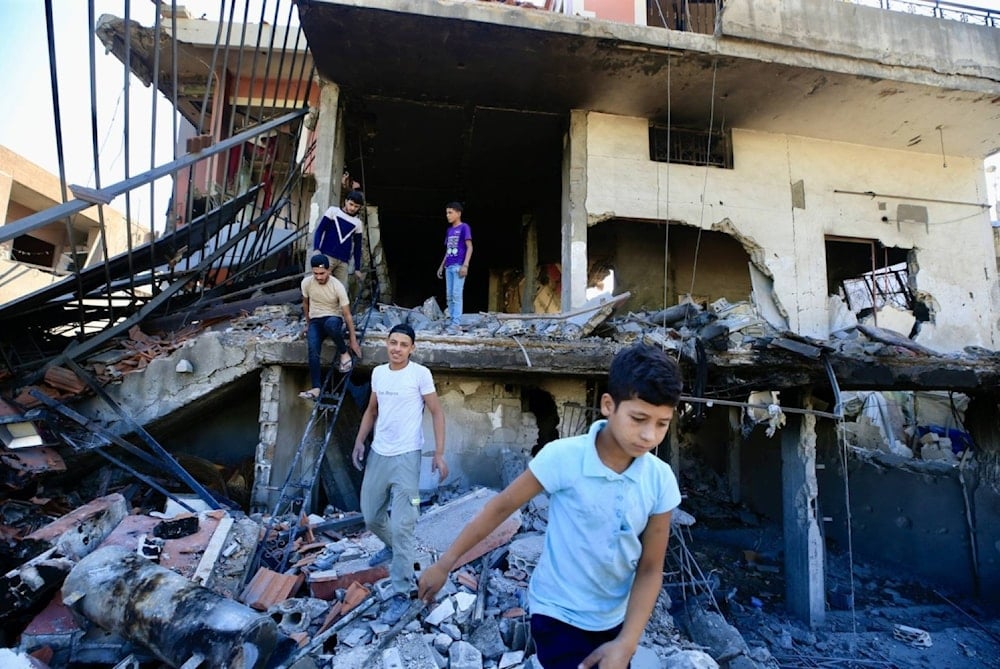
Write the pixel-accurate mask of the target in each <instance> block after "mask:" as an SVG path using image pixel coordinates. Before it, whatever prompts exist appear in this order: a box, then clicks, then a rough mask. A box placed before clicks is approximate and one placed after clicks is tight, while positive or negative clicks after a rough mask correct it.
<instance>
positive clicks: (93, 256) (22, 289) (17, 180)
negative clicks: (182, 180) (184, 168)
mask: <svg viewBox="0 0 1000 669" xmlns="http://www.w3.org/2000/svg"><path fill="white" fill-rule="evenodd" d="M61 202H62V197H61V195H60V188H59V179H58V177H56V176H55V175H54V174H51V173H49V172H47V171H45V170H44V169H42V168H41V167H39V166H38V165H36V164H34V163H32V162H31V161H29V160H27V159H25V158H24V157H23V156H20V155H18V154H16V153H14V152H13V151H11V150H10V149H8V148H7V147H5V146H0V225H5V224H7V223H12V222H14V221H17V220H20V219H22V218H25V217H27V216H30V215H32V214H35V213H38V212H39V211H44V210H46V209H48V208H49V207H53V206H56V205H57V204H60V203H61ZM103 210H104V212H103V213H104V224H105V230H106V233H105V234H106V237H107V246H108V253H109V255H111V256H115V255H118V254H119V253H123V252H125V251H126V250H127V249H128V244H129V231H128V229H127V228H126V225H125V219H124V217H122V215H121V214H120V213H118V212H117V211H115V210H114V209H112V208H110V207H103ZM71 225H72V229H73V237H74V242H75V243H76V245H77V246H85V247H86V248H87V258H88V261H87V262H88V264H94V263H98V262H101V261H102V260H103V259H104V253H103V249H102V244H101V234H100V230H101V227H100V218H99V215H98V208H97V207H91V208H90V209H87V210H85V211H83V212H81V213H80V214H77V215H75V216H73V217H72V220H71ZM131 227H132V229H131V238H132V240H131V241H132V246H138V245H139V244H142V243H145V242H146V241H148V239H149V231H148V230H147V229H146V228H144V227H141V226H138V225H137V224H135V223H133V224H132V226H131ZM30 236H31V237H34V238H36V239H39V240H41V241H43V242H47V243H49V244H52V245H53V247H54V252H53V257H54V260H53V262H52V263H51V264H47V265H45V266H40V265H36V264H33V263H30V262H18V261H16V260H14V259H13V258H12V257H11V249H12V248H13V242H12V241H8V242H5V243H3V244H0V276H3V277H5V279H6V280H5V281H3V282H2V283H0V304H2V303H5V302H8V301H9V300H12V299H14V298H17V297H21V296H23V295H26V294H28V293H31V292H32V291H35V290H38V289H40V288H44V287H45V286H47V285H49V284H51V283H55V282H56V281H59V280H60V279H62V278H63V276H64V275H65V274H64V273H59V272H57V271H56V270H57V269H58V267H59V265H60V260H61V256H62V254H63V253H64V252H66V251H68V250H69V248H70V247H71V245H72V243H71V242H70V240H69V239H68V233H67V231H66V223H65V221H56V222H53V223H50V224H48V225H46V226H44V227H42V228H39V229H37V230H34V231H32V232H31V234H30Z"/></svg>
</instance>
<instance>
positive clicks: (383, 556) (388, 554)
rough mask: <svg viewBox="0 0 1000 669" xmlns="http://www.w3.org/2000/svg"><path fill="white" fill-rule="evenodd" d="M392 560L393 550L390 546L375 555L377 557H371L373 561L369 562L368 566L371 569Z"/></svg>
mask: <svg viewBox="0 0 1000 669" xmlns="http://www.w3.org/2000/svg"><path fill="white" fill-rule="evenodd" d="M391 559H392V549H391V548H389V547H388V546H386V547H385V548H383V549H382V550H380V551H379V552H378V553H375V555H373V556H372V557H371V559H370V560H368V566H369V567H377V566H378V565H380V564H382V563H383V562H388V561H389V560H391Z"/></svg>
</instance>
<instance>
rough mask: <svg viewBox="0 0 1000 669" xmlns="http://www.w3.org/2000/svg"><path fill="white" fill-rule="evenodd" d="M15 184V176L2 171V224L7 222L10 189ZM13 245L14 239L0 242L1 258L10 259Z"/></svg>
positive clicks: (0, 199) (0, 175) (0, 221)
mask: <svg viewBox="0 0 1000 669" xmlns="http://www.w3.org/2000/svg"><path fill="white" fill-rule="evenodd" d="M13 185H14V179H13V177H11V175H9V174H7V173H5V172H0V225H3V224H4V223H6V222H7V209H8V208H9V207H10V190H11V188H12V186H13ZM13 247H14V241H13V240H10V241H6V242H4V243H2V244H0V260H10V250H11V249H12V248H13Z"/></svg>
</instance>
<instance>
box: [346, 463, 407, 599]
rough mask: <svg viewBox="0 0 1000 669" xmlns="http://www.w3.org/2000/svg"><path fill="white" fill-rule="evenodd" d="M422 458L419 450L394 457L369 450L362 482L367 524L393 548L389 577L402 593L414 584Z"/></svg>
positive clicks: (395, 588) (362, 504) (362, 498)
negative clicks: (415, 528) (414, 536)
mask: <svg viewBox="0 0 1000 669" xmlns="http://www.w3.org/2000/svg"><path fill="white" fill-rule="evenodd" d="M420 458H421V452H420V451H419V450H416V451H410V452H408V453H403V454H401V455H392V456H385V455H379V454H378V453H376V452H375V451H371V450H370V451H369V452H368V463H367V464H366V465H365V478H364V481H363V482H362V483H361V513H362V514H363V515H364V517H365V525H366V526H367V527H368V529H369V530H371V531H372V532H373V533H374V534H375V536H377V537H378V538H379V539H381V540H382V542H383V543H384V544H385V545H386V546H389V547H391V548H392V563H391V564H390V565H389V577H390V578H391V579H392V587H393V589H394V590H395V591H396V592H397V593H400V594H409V592H410V591H411V590H413V585H414V583H413V561H414V559H415V558H416V548H415V546H414V540H413V529H414V527H415V526H416V524H417V516H419V515H420ZM390 509H391V515H390Z"/></svg>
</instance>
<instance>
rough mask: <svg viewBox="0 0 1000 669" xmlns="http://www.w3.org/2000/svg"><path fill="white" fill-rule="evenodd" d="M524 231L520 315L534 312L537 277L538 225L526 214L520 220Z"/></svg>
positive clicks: (533, 218) (532, 217)
mask: <svg viewBox="0 0 1000 669" xmlns="http://www.w3.org/2000/svg"><path fill="white" fill-rule="evenodd" d="M521 229H522V230H524V290H523V291H522V293H521V313H522V314H531V313H534V311H535V291H536V290H537V286H536V285H535V283H536V277H537V276H538V224H537V223H536V222H535V217H534V216H532V215H531V214H526V215H525V216H524V218H522V219H521Z"/></svg>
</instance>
